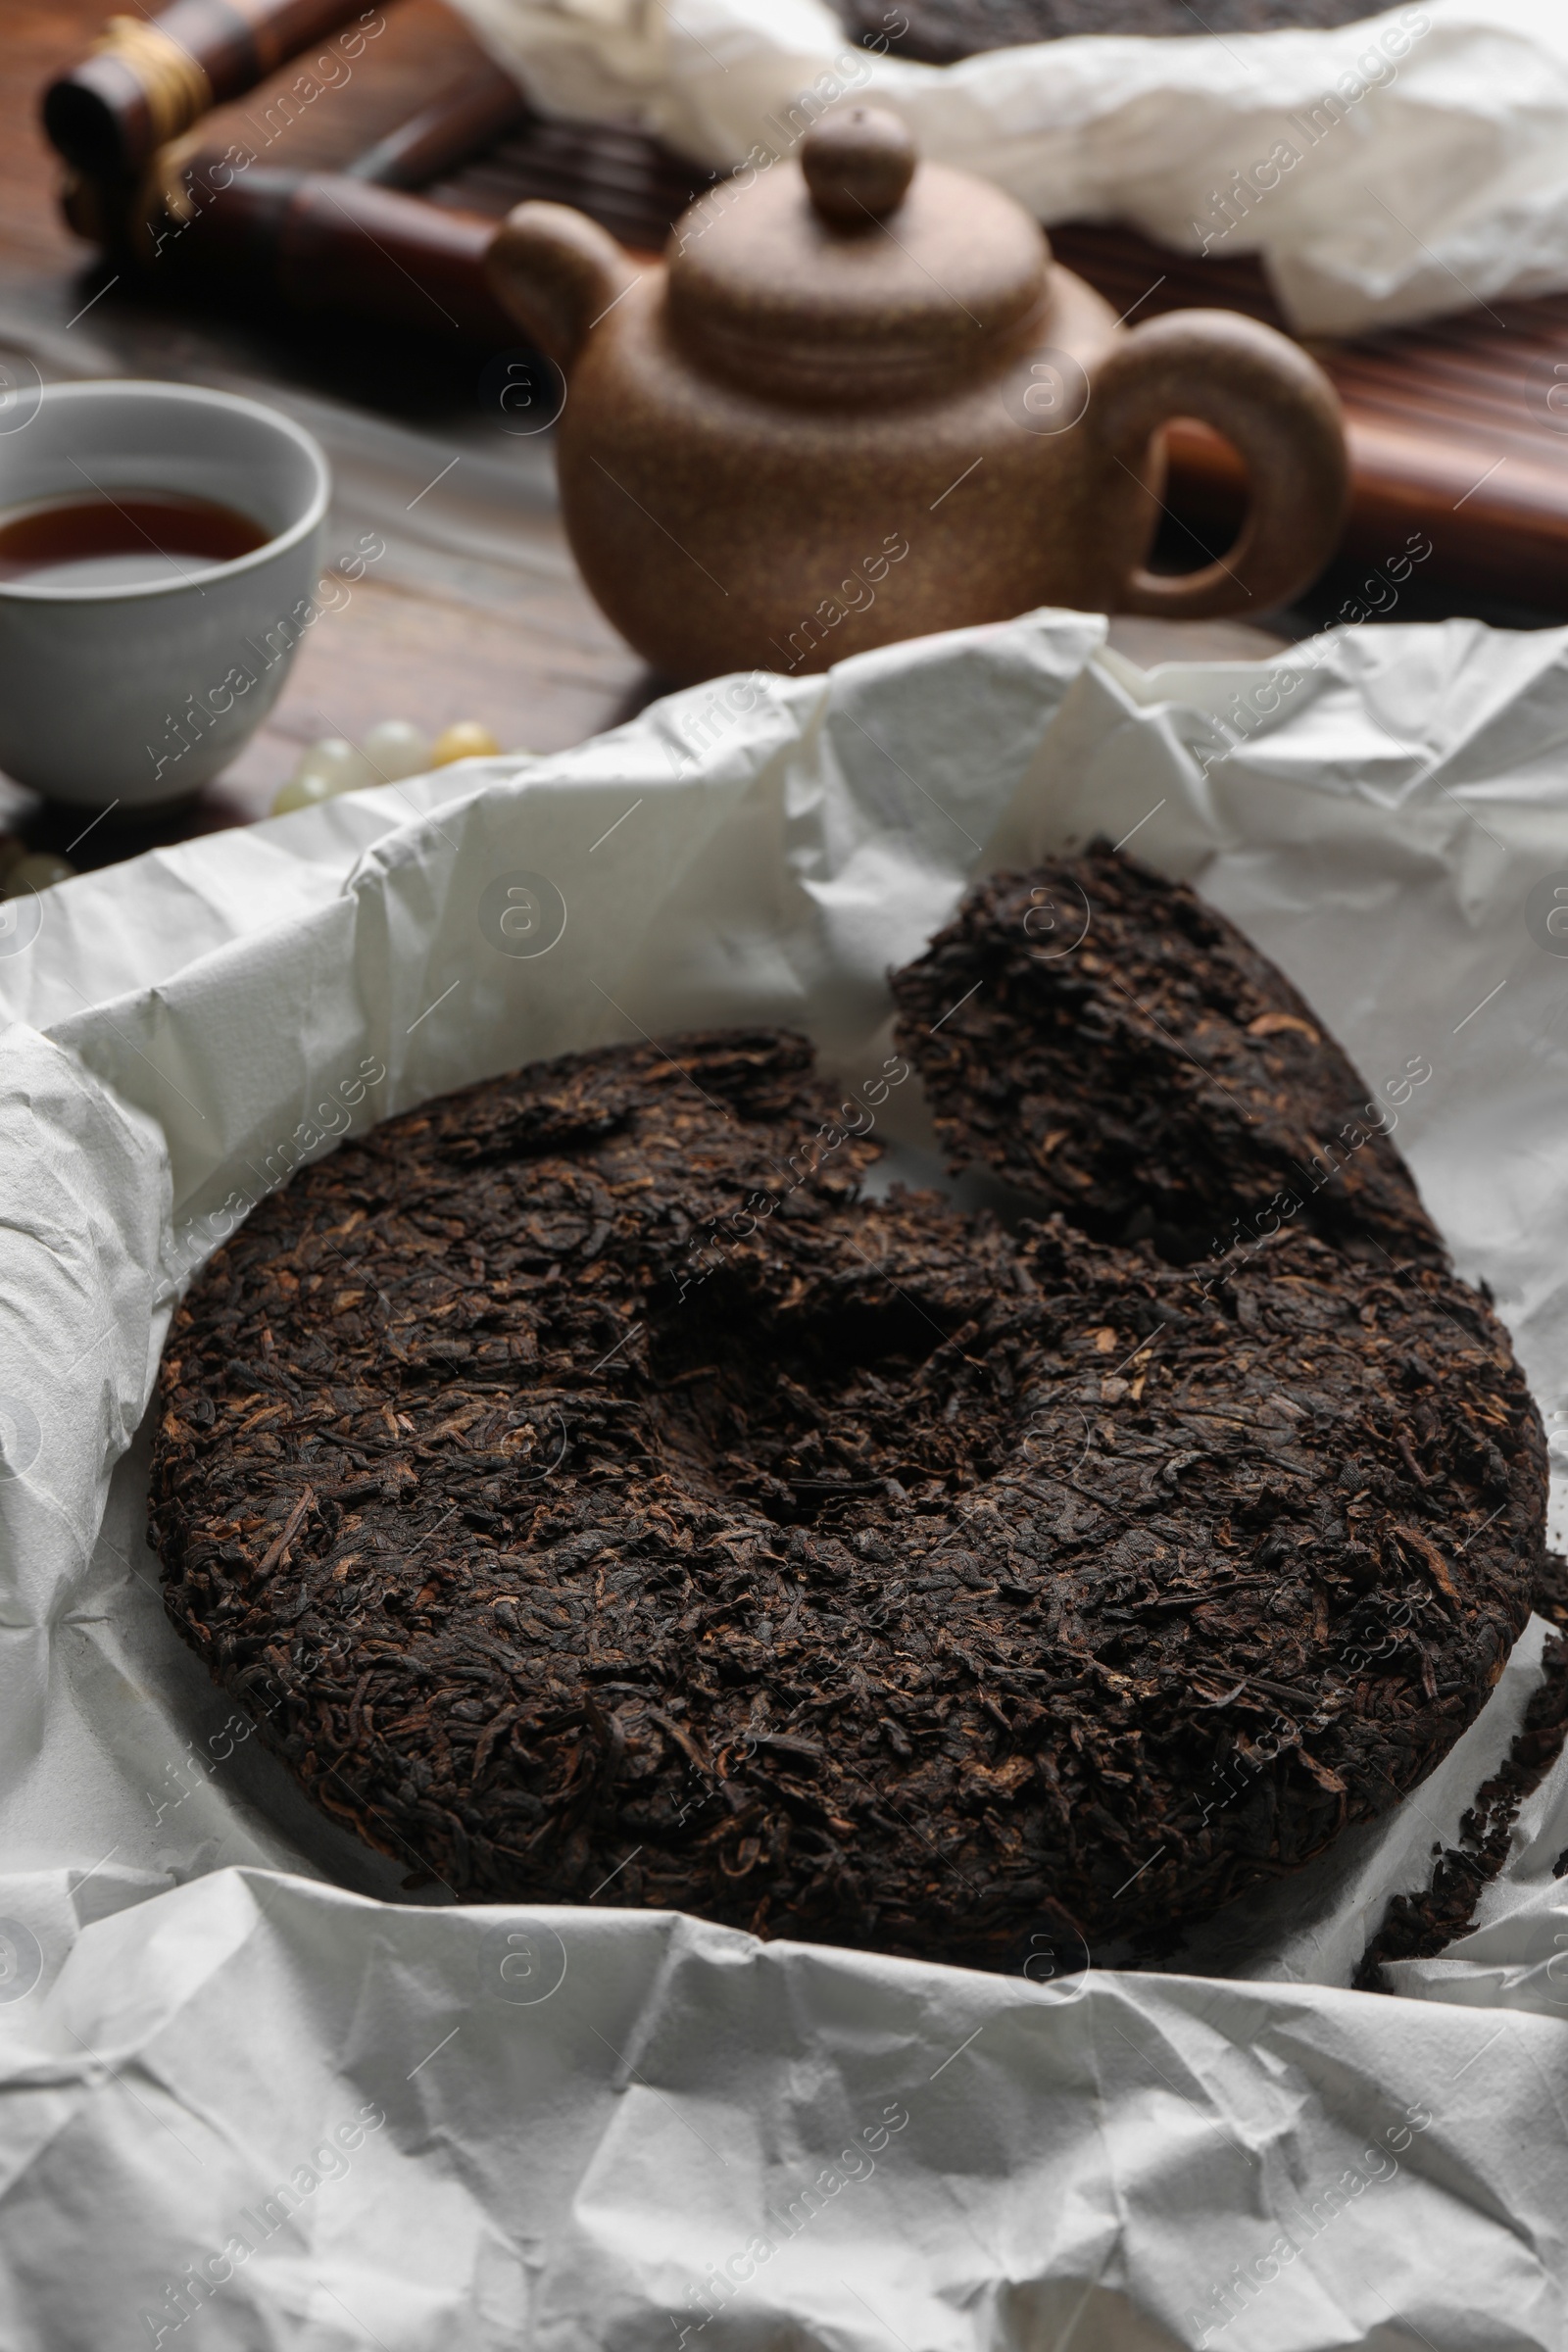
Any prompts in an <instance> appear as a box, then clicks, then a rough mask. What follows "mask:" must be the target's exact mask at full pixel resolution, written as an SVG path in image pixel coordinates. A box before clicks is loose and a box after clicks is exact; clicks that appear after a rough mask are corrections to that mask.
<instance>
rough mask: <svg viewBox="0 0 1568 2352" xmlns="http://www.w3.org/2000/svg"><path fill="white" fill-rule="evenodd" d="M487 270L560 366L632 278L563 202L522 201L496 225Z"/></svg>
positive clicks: (593, 224)
mask: <svg viewBox="0 0 1568 2352" xmlns="http://www.w3.org/2000/svg"><path fill="white" fill-rule="evenodd" d="M485 274H486V276H487V277H488V278H489V280H490V283H491V285H492V286H493V287H494V288H495V291H496V293H497V294H498V295H499V296H500V298H501V300H502V302H503V303H504V304H505V305H506V307H507V309H508V310H509V311H510V312H511V314H512V316H513V318H514V319H516V321H517V323H518V325H519V326H521V327H524V328H525V329H526V330H527V332H528V333H529V334H530V335H531V336H532V337H533V339H534V341H535V342H536V343H537V344H538V345H539V347H540V349H541V350H542V351H543V352H544V353H545V354H546V355H547V357H548V358H550V359H552V360H554V361H555V363H556V365H557V367H558V368H564V369H566V370H569V369H570V368H571V364H572V362H573V361H574V360H575V359H576V357H577V354H578V353H579V352H580V351H581V349H582V347H583V344H584V343H585V342H586V340H587V338H588V330H589V328H590V327H592V326H595V325H596V324H597V323H598V321H599V320H600V319H602V318H603V316H604V314H605V313H606V311H608V310H609V309H610V308H611V306H612V305H613V303H615V302H616V301H618V300H619V298H620V296H621V295H622V294H624V293H625V292H626V290H627V288H628V287H629V286H631V285H633V284H634V283H635V282H636V278H637V274H638V272H637V271H636V270H634V269H633V267H632V265H631V263H630V262H629V261H628V260H627V258H626V256H625V254H624V253H623V252H622V250H621V248H620V247H619V246H618V245H617V244H616V242H615V240H614V238H613V236H611V235H610V234H609V233H608V232H607V231H606V230H605V229H602V228H601V227H600V226H599V224H598V222H597V221H590V220H589V219H588V217H587V215H586V214H585V213H579V212H574V211H573V209H572V207H571V206H570V205H568V204H542V203H530V204H519V205H517V206H515V208H514V210H513V211H512V212H510V213H509V214H508V215H507V217H506V219H505V221H502V223H501V226H500V227H499V228H498V229H497V231H496V233H495V236H494V238H493V240H492V241H491V245H490V250H489V252H488V254H487V255H486V256H485Z"/></svg>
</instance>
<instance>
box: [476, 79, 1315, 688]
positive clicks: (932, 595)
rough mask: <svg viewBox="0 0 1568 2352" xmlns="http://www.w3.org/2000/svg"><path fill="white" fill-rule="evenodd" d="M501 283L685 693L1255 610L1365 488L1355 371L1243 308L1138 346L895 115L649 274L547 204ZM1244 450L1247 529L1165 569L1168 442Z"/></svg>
mask: <svg viewBox="0 0 1568 2352" xmlns="http://www.w3.org/2000/svg"><path fill="white" fill-rule="evenodd" d="M488 269H489V273H490V277H491V281H492V283H493V285H494V286H495V288H496V290H497V292H498V293H499V294H500V296H501V298H502V300H503V301H504V302H505V303H506V305H507V307H508V308H509V310H510V311H511V312H512V313H513V315H514V316H515V318H516V319H518V321H519V322H520V323H521V324H522V326H523V327H524V328H526V329H527V331H528V333H529V334H530V336H531V337H532V338H533V339H534V341H535V342H537V343H538V344H539V345H540V346H541V347H542V349H543V350H544V351H545V352H546V353H547V354H548V355H549V357H550V358H551V359H553V360H554V361H555V362H556V363H557V364H558V365H559V366H560V367H561V368H563V370H564V373H565V376H566V380H567V394H566V401H565V407H564V412H563V414H562V417H561V423H560V429H559V436H558V447H557V462H558V467H559V472H560V481H561V497H562V505H563V509H564V516H565V523H566V529H567V532H568V535H569V537H570V540H571V544H572V548H573V550H574V552H575V554H576V557H577V561H578V563H579V564H580V565H581V567H582V571H583V575H584V577H585V578H586V580H587V582H588V585H589V587H590V588H591V589H592V591H593V593H594V595H595V596H596V597H597V599H598V601H599V603H600V605H601V606H602V607H603V609H604V611H605V612H606V613H607V614H608V615H609V617H610V618H611V620H612V621H613V622H614V624H615V626H616V628H618V629H619V630H620V631H621V633H622V634H623V635H624V636H625V637H626V638H627V639H629V641H630V643H631V644H632V645H633V646H634V647H635V648H636V649H637V651H638V652H639V653H640V654H641V655H643V657H644V658H645V659H646V660H647V661H648V662H651V663H652V664H653V665H654V667H655V668H656V669H658V670H660V671H662V673H663V674H664V675H665V676H666V677H669V678H672V679H675V680H677V681H682V682H686V681H691V680H695V679H697V678H702V677H710V676H712V675H714V674H716V673H718V672H721V671H725V670H734V669H774V670H795V671H800V672H805V671H809V670H817V669H824V668H826V667H827V666H828V664H829V663H830V662H837V661H839V660H841V659H842V658H843V656H845V655H846V654H851V653H859V652H863V651H864V650H865V649H866V648H868V647H871V646H877V645H886V644H888V643H891V642H892V641H893V640H895V639H900V638H907V637H914V636H920V635H923V634H924V633H926V632H927V631H929V630H935V629H949V628H958V627H964V626H967V625H969V624H971V623H973V622H977V621H990V620H1002V619H1005V618H1007V617H1009V616H1010V615H1011V614H1013V613H1023V612H1027V611H1028V610H1029V609H1030V608H1031V607H1033V606H1036V605H1067V606H1072V607H1075V608H1077V609H1078V610H1080V611H1087V612H1121V613H1160V614H1165V615H1168V616H1171V617H1178V616H1187V617H1198V616H1200V615H1210V614H1217V613H1237V612H1248V613H1263V612H1266V611H1267V610H1268V608H1269V607H1270V606H1271V605H1274V604H1277V603H1281V602H1284V601H1286V600H1288V599H1289V597H1290V596H1292V595H1293V594H1294V593H1295V592H1296V591H1298V590H1299V589H1300V588H1302V587H1304V586H1305V585H1306V583H1307V582H1308V581H1309V580H1310V579H1312V578H1313V576H1314V575H1315V574H1316V573H1317V572H1318V571H1319V570H1320V569H1321V568H1322V566H1323V564H1325V563H1326V562H1327V560H1328V558H1329V556H1330V555H1331V554H1332V552H1333V550H1334V547H1335V544H1336V542H1337V540H1338V538H1339V535H1340V529H1341V525H1342V523H1343V520H1344V515H1345V508H1346V502H1347V495H1348V467H1347V460H1346V451H1345V437H1344V429H1343V424H1342V420H1341V416H1340V408H1339V402H1338V400H1337V398H1336V396H1335V393H1334V390H1333V387H1332V386H1331V385H1330V383H1329V381H1328V378H1327V377H1326V376H1325V375H1324V373H1323V371H1322V370H1321V368H1318V367H1317V366H1316V365H1315V364H1314V363H1313V361H1311V360H1310V359H1309V358H1308V357H1307V355H1306V354H1305V353H1304V352H1303V351H1301V350H1300V349H1299V347H1298V346H1297V345H1296V344H1294V343H1291V342H1289V341H1288V340H1287V339H1286V337H1285V336H1283V335H1280V334H1276V333H1275V332H1274V331H1273V330H1272V329H1271V328H1269V327H1266V326H1262V325H1260V324H1258V323H1257V322H1256V321H1255V320H1253V319H1248V318H1245V317H1242V316H1240V315H1238V314H1236V313H1232V312H1227V311H1184V312H1174V313H1171V314H1168V315H1167V316H1165V317H1163V318H1157V319H1152V320H1150V321H1149V322H1148V323H1147V324H1144V325H1140V326H1136V327H1133V328H1132V329H1130V330H1129V329H1125V328H1123V327H1121V326H1120V325H1119V324H1118V322H1117V320H1116V319H1115V318H1114V316H1113V315H1112V312H1111V310H1110V307H1109V305H1108V304H1106V303H1105V302H1103V301H1102V299H1101V297H1100V296H1099V295H1098V294H1096V293H1095V292H1094V291H1093V290H1092V289H1091V288H1090V287H1089V286H1087V285H1086V284H1085V283H1084V281H1083V280H1082V279H1081V278H1079V277H1076V276H1074V275H1073V273H1072V272H1071V271H1070V270H1064V269H1062V268H1061V267H1060V266H1059V264H1057V263H1055V262H1054V261H1053V259H1052V254H1051V247H1050V245H1049V243H1048V241H1047V239H1046V237H1045V235H1044V233H1043V231H1042V230H1041V228H1040V226H1039V224H1038V223H1037V222H1036V221H1034V220H1032V219H1031V217H1030V216H1029V214H1028V213H1026V212H1025V211H1024V209H1023V208H1022V206H1021V205H1019V204H1017V203H1015V202H1014V201H1013V199H1012V198H1011V197H1009V196H1006V195H1005V194H1004V193H1002V191H1001V190H999V189H997V188H994V187H992V186H990V185H988V184H987V183H986V182H985V181H983V180H979V179H976V178H973V177H972V176H971V175H969V174H968V173H966V172H955V171H949V170H947V169H945V168H944V167H942V166H940V165H936V164H920V163H918V161H917V157H916V154H915V149H914V144H913V141H912V139H911V138H910V135H909V133H908V131H907V128H906V127H905V125H904V124H903V123H902V122H900V121H899V119H898V118H897V116H895V115H892V114H888V113H884V112H881V111H879V110H876V109H873V108H871V107H864V106H854V107H849V108H845V109H841V110H839V111H836V112H834V113H831V114H828V115H826V116H824V117H823V118H822V119H821V120H820V121H819V122H818V123H815V125H814V126H813V127H812V128H811V130H810V131H809V132H808V134H807V136H806V137H805V138H804V139H803V140H802V141H801V143H800V148H799V159H798V160H793V159H784V160H780V161H778V162H776V163H775V164H773V165H772V166H770V167H768V168H766V169H763V170H752V171H751V172H749V173H748V172H741V173H740V174H738V175H737V176H736V177H735V178H733V179H731V180H727V181H722V182H720V183H719V184H718V186H717V187H715V188H714V189H712V190H711V191H710V192H709V194H707V195H706V196H704V197H702V198H700V199H699V201H698V202H697V203H696V204H694V205H693V206H692V207H691V209H690V210H689V211H688V212H687V213H686V214H685V215H684V216H683V217H682V219H681V220H680V221H677V223H676V225H675V227H674V229H673V231H672V232H671V235H670V241H669V245H668V248H667V254H666V259H665V262H664V264H663V266H662V267H657V266H656V267H653V268H650V269H647V270H639V269H638V268H637V267H636V266H635V265H634V264H633V263H632V261H631V259H630V258H629V257H628V255H627V254H626V253H625V252H624V251H623V250H622V249H621V247H620V246H618V245H617V244H616V243H615V242H614V240H613V238H612V237H610V236H609V235H607V234H606V232H605V231H604V230H603V229H601V228H599V227H597V226H596V225H595V224H594V223H593V222H592V221H589V220H587V219H586V218H585V217H584V216H583V215H582V214H580V213H577V212H573V211H572V210H570V209H569V208H568V207H566V206H564V205H557V204H544V203H529V204H521V205H518V206H517V207H516V209H515V211H514V212H513V213H512V214H511V215H510V216H509V217H508V219H507V220H506V221H505V222H504V223H503V224H502V226H501V228H500V229H499V230H498V232H497V234H496V238H495V241H494V244H493V246H492V248H491V251H490V256H489V262H488ZM1173 417H1198V418H1201V420H1202V421H1203V422H1205V423H1207V424H1209V425H1211V426H1212V427H1213V428H1214V429H1215V430H1216V431H1217V432H1219V433H1221V434H1223V435H1224V436H1225V438H1226V439H1227V440H1228V441H1230V442H1231V443H1232V444H1233V445H1234V447H1235V448H1236V449H1237V450H1238V451H1239V453H1240V454H1241V456H1242V458H1243V459H1244V461H1245V462H1246V465H1247V468H1248V472H1249V475H1250V508H1249V512H1248V515H1247V519H1246V522H1245V524H1244V525H1243V528H1242V532H1241V536H1240V538H1239V539H1238V540H1237V543H1236V545H1235V546H1234V547H1233V548H1232V549H1230V550H1229V552H1228V553H1227V554H1226V555H1225V556H1224V557H1223V559H1222V560H1221V561H1217V562H1214V563H1211V564H1207V565H1206V566H1205V567H1204V568H1203V569H1202V570H1201V571H1198V572H1194V573H1190V574H1186V575H1182V576H1165V575H1158V574H1155V573H1152V572H1151V571H1150V570H1148V569H1147V568H1146V558H1147V556H1148V553H1149V549H1150V546H1151V543H1152V539H1153V536H1154V530H1155V526H1156V523H1157V521H1158V518H1159V512H1160V495H1161V491H1162V489H1163V486H1164V457H1163V447H1162V442H1161V438H1160V427H1161V426H1162V425H1163V424H1165V423H1167V422H1168V421H1169V420H1170V419H1171V418H1173Z"/></svg>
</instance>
